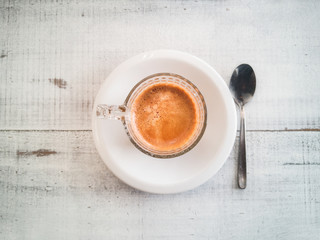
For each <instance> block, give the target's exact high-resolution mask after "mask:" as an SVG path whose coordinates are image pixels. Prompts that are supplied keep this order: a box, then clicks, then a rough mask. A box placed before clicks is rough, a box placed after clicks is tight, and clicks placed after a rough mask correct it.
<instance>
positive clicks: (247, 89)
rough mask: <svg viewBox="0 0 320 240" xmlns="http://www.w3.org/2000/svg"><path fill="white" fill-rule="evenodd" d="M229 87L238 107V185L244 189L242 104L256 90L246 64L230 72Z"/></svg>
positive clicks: (245, 179)
mask: <svg viewBox="0 0 320 240" xmlns="http://www.w3.org/2000/svg"><path fill="white" fill-rule="evenodd" d="M229 89H230V91H231V93H232V94H233V98H234V101H235V102H236V104H237V105H238V106H239V109H240V143H239V158H238V185H239V188H241V189H245V188H246V186H247V160H246V138H245V132H246V124H245V114H244V105H245V104H246V103H248V102H249V101H250V100H251V98H252V97H253V94H254V92H255V90H256V76H255V74H254V71H253V69H252V67H251V66H250V65H248V64H241V65H239V66H238V67H237V68H236V69H235V70H234V71H233V73H232V76H231V79H230V84H229Z"/></svg>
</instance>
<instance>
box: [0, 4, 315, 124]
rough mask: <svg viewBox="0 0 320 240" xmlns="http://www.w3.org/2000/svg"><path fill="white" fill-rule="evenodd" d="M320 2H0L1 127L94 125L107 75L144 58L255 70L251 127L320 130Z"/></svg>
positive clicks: (228, 72)
mask: <svg viewBox="0 0 320 240" xmlns="http://www.w3.org/2000/svg"><path fill="white" fill-rule="evenodd" d="M319 12H320V2H319V1H307V2H303V3H302V2H301V1H297V0H295V1H288V0H287V1H281V2H275V1H259V2H256V1H234V0H233V1H174V2H173V1H81V0H68V1H67V0H57V1H39V0H34V1H8V0H7V1H1V3H0V33H1V34H0V54H1V57H0V83H1V90H0V129H64V130H68V129H80V130H81V129H83V130H87V129H90V128H91V126H90V114H91V109H92V105H93V101H94V97H95V95H96V93H97V91H98V88H99V86H100V85H101V83H102V82H103V81H104V79H105V78H106V77H107V76H108V74H109V73H110V72H111V71H112V70H113V69H114V68H115V67H116V66H117V65H118V64H119V63H121V62H122V61H124V60H126V59H127V58H129V57H132V56H134V55H136V54H138V53H141V52H144V51H148V50H153V49H159V48H171V49H178V50H182V51H186V52H189V53H191V54H194V55H196V56H198V57H200V58H202V59H204V60H205V61H207V62H208V63H209V64H211V65H212V66H214V67H215V69H216V70H217V71H218V72H219V73H220V74H221V75H222V76H223V77H224V79H225V80H226V82H228V81H229V78H230V76H231V73H232V71H233V69H234V67H236V66H237V65H238V64H240V63H243V62H247V63H250V64H251V65H252V66H253V68H254V69H255V71H256V75H257V79H258V83H257V92H256V96H255V98H254V99H253V102H252V104H250V105H248V107H247V113H248V114H247V115H248V119H247V123H248V124H247V128H248V129H251V130H270V129H271V130H274V129H278V130H285V129H320V111H319V102H320V95H319V91H320V81H319V80H318V76H319V66H320V58H319V56H320V45H319V39H320V31H319V29H320V14H319Z"/></svg>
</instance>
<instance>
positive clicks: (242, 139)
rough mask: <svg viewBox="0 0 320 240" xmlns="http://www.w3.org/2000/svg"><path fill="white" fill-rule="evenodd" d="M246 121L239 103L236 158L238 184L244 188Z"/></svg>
mask: <svg viewBox="0 0 320 240" xmlns="http://www.w3.org/2000/svg"><path fill="white" fill-rule="evenodd" d="M245 133H246V122H245V114H244V107H243V105H242V104H241V105H240V144H239V159H238V185H239V188H241V189H245V188H246V186H247V159H246V134H245Z"/></svg>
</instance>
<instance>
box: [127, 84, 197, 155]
mask: <svg viewBox="0 0 320 240" xmlns="http://www.w3.org/2000/svg"><path fill="white" fill-rule="evenodd" d="M131 111H132V118H131V119H132V125H133V130H134V132H135V135H137V136H138V137H139V139H140V140H142V141H144V142H145V143H147V145H148V146H149V147H150V148H152V149H154V150H158V151H170V150H174V149H178V148H180V147H182V146H183V145H184V144H186V143H187V142H188V141H189V140H190V139H191V138H192V137H193V136H194V134H195V132H196V128H197V124H198V122H199V109H198V107H197V104H196V100H195V99H194V97H193V95H192V93H190V92H188V91H187V90H185V89H184V88H182V87H181V86H179V85H177V84H174V83H157V84H154V85H151V86H149V87H147V88H146V89H144V90H143V91H142V92H141V93H140V94H139V95H138V96H137V97H136V99H135V100H134V102H133V103H132V108H131Z"/></svg>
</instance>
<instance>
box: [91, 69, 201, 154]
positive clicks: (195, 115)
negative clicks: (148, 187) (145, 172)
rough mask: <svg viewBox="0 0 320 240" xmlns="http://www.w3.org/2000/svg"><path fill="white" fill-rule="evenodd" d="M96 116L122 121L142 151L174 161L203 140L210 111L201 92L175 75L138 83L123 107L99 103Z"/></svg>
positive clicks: (154, 76) (151, 78)
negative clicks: (208, 111) (174, 158)
mask: <svg viewBox="0 0 320 240" xmlns="http://www.w3.org/2000/svg"><path fill="white" fill-rule="evenodd" d="M96 116H97V117H98V118H101V119H116V120H120V121H122V123H123V125H124V128H125V131H126V133H127V135H128V137H129V139H130V141H131V142H132V143H133V144H134V146H135V147H136V148H137V149H139V150H140V151H141V152H143V153H145V154H147V155H150V156H152V157H156V158H173V157H177V156H180V155H182V154H184V153H186V152H188V151H190V150H191V149H192V148H193V147H195V146H196V144H197V143H198V142H199V141H200V139H201V137H202V135H203V134H204V131H205V129H206V124H207V108H206V103H205V100H204V98H203V96H202V94H201V92H200V91H199V89H198V88H197V87H196V86H195V85H194V84H193V83H192V82H190V81H189V80H187V79H185V78H184V77H182V76H180V75H177V74H173V73H157V74H153V75H150V76H148V77H146V78H144V79H143V80H141V81H140V82H139V83H137V84H136V85H135V86H134V87H133V89H132V90H131V91H130V93H129V94H128V96H127V98H126V100H125V101H124V103H123V104H122V105H106V104H98V105H97V108H96Z"/></svg>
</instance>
